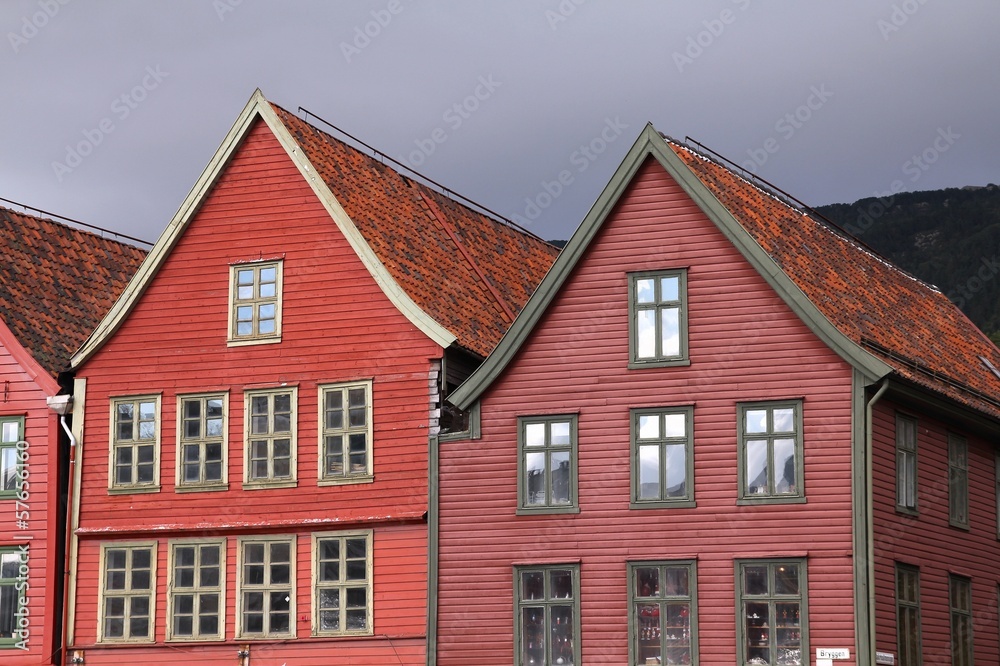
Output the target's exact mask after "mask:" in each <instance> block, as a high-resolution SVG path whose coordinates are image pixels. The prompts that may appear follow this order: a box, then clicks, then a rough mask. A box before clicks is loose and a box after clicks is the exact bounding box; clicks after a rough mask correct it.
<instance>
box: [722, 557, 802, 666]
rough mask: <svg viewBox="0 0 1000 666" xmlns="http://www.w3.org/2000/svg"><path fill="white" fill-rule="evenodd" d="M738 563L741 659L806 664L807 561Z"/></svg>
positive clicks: (742, 660)
mask: <svg viewBox="0 0 1000 666" xmlns="http://www.w3.org/2000/svg"><path fill="white" fill-rule="evenodd" d="M736 566H737V578H738V580H737V587H736V590H737V603H738V606H737V608H738V609H739V610H738V613H739V615H738V617H737V618H736V620H737V625H738V627H739V633H740V642H739V661H738V662H737V663H739V664H741V665H745V664H770V666H776V665H777V664H788V665H790V666H791V665H794V666H799V665H801V664H808V663H809V631H808V622H807V612H806V598H807V595H806V563H805V561H804V560H798V559H797V560H781V561H778V560H775V561H763V560H744V561H741V562H738V563H737V565H736Z"/></svg>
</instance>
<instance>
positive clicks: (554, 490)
mask: <svg viewBox="0 0 1000 666" xmlns="http://www.w3.org/2000/svg"><path fill="white" fill-rule="evenodd" d="M518 450H519V456H518V467H519V474H518V494H519V495H520V508H519V510H526V511H545V512H553V511H556V512H557V511H576V510H577V498H576V416H544V417H523V418H520V419H519V420H518Z"/></svg>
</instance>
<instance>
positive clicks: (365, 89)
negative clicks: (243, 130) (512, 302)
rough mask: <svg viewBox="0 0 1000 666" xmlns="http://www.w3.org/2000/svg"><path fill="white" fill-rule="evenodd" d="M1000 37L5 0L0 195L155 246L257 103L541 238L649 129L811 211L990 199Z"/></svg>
mask: <svg viewBox="0 0 1000 666" xmlns="http://www.w3.org/2000/svg"><path fill="white" fill-rule="evenodd" d="M998 29H1000V2H996V0H952V1H951V2H944V1H943V0H839V1H837V2H814V1H807V2H803V1H802V0H797V1H793V0H698V1H695V0H678V1H670V2H667V1H662V0H614V1H612V0H503V1H500V0H494V1H487V0H478V1H476V0H462V1H459V0H452V1H449V2H445V1H431V0H425V1H422V0H372V1H370V2H369V1H361V0H344V1H338V2H320V1H311V2H307V1H294V0H292V1H289V0H283V1H281V2H277V1H269V0H214V1H213V0H170V1H169V2H167V1H165V0H162V1H158V2H154V1H146V2H139V1H131V2H129V1H110V0H108V1H100V2H97V1H95V0H0V32H2V33H3V42H2V43H0V83H2V87H3V91H4V100H3V104H0V120H2V123H0V197H3V198H6V199H12V200H15V201H20V202H23V203H26V204H28V205H31V206H35V207H37V208H41V209H44V210H48V211H52V212H54V213H58V214H61V215H66V216H69V217H73V218H77V219H80V220H82V221H85V222H89V223H92V224H96V225H99V226H103V227H107V228H109V229H113V230H116V231H119V232H121V233H125V234H128V235H131V236H137V237H139V238H143V239H148V240H150V241H152V240H155V239H156V237H157V236H158V235H159V234H160V232H161V231H162V230H163V228H164V226H165V225H166V224H167V222H169V220H170V219H171V217H172V216H173V214H174V212H175V211H176V210H177V207H178V206H179V205H180V203H181V201H182V200H183V198H184V197H185V196H186V194H187V193H188V191H189V190H190V188H191V187H192V185H193V184H194V183H195V181H196V180H197V179H198V177H199V175H200V174H201V172H202V170H203V169H204V168H205V166H206V165H207V164H208V161H209V159H210V158H211V156H212V154H213V153H214V152H215V150H216V149H217V148H218V146H219V144H220V143H221V141H222V139H223V137H224V136H225V134H226V132H227V131H228V130H229V128H230V127H231V126H232V124H233V122H234V121H235V120H236V117H237V115H238V114H239V112H240V111H241V110H242V108H243V106H244V104H245V103H246V102H247V100H248V99H249V97H250V95H251V94H252V93H253V91H254V89H255V88H258V87H259V88H260V89H261V90H262V91H263V93H264V95H265V96H267V97H268V99H270V100H271V101H273V102H276V103H278V104H280V105H281V106H284V107H285V108H287V109H289V110H290V111H293V112H294V111H295V110H296V109H297V108H298V107H299V106H302V107H305V108H307V109H309V110H310V111H311V112H313V113H314V114H317V115H319V116H321V117H323V118H325V119H326V120H329V121H330V122H332V123H334V124H336V125H338V126H339V127H342V128H343V129H345V130H346V131H348V132H350V133H352V134H354V135H355V136H357V137H359V138H361V139H363V140H364V141H366V142H368V143H370V144H372V145H373V146H375V147H377V148H379V149H380V150H382V151H384V152H385V153H387V154H388V155H390V156H392V157H394V158H397V159H400V160H401V161H405V162H408V163H410V164H413V165H414V166H417V167H418V169H419V170H420V171H421V172H423V173H424V174H426V175H427V176H429V177H430V178H433V179H434V180H437V181H439V182H442V183H444V184H445V185H447V186H449V187H450V188H452V189H453V190H455V191H457V192H459V193H462V194H464V195H466V196H468V197H470V198H472V199H475V200H477V201H479V202H481V203H482V204H484V205H486V206H488V207H490V208H492V209H493V210H495V211H497V212H499V213H501V214H503V215H505V216H508V217H514V218H515V220H516V221H519V222H521V223H522V224H526V225H528V226H529V227H530V228H531V230H532V231H534V232H535V233H537V234H538V235H540V236H543V237H545V238H550V239H554V238H567V237H568V236H569V235H570V234H571V233H572V231H573V230H574V229H575V228H576V226H577V225H578V224H579V222H580V220H582V219H583V217H584V215H585V214H586V212H587V210H588V209H589V208H590V206H591V204H592V203H593V202H594V200H595V199H596V197H597V196H598V194H599V192H600V190H601V188H602V187H603V186H604V184H605V183H606V182H607V180H608V178H609V177H610V175H611V174H612V173H613V172H614V170H615V168H617V166H618V164H619V163H620V161H621V158H622V157H623V156H624V154H625V152H626V151H627V150H628V148H629V146H630V145H631V144H632V142H633V141H634V140H635V138H636V136H637V135H638V134H639V132H640V131H641V130H642V127H643V126H644V125H645V123H646V122H652V123H653V124H654V125H655V126H656V128H657V129H659V130H660V131H661V132H664V133H666V134H669V135H671V136H674V137H677V138H683V137H685V136H691V137H692V138H694V139H697V140H698V141H700V142H702V143H704V144H706V145H707V146H709V147H711V148H713V149H714V150H716V151H718V152H720V153H722V154H724V155H726V156H727V157H729V158H731V159H733V160H735V161H737V162H740V163H745V164H746V165H747V166H748V167H753V169H754V170H755V171H756V172H757V173H759V174H760V175H761V176H763V177H765V178H767V179H768V180H770V181H772V182H773V183H775V184H776V185H778V186H779V187H781V188H782V189H785V190H786V191H788V192H790V193H792V194H794V195H796V196H797V197H798V198H800V199H802V200H804V201H805V202H807V203H809V204H811V205H821V204H826V203H834V202H852V201H855V200H857V199H860V198H863V197H867V196H872V195H873V194H875V193H880V192H887V191H889V190H891V189H892V188H893V187H894V185H895V187H896V189H905V190H927V189H937V188H941V187H952V186H963V185H985V184H987V183H989V182H994V183H1000V132H998V130H997V122H998V119H1000V85H998V83H1000V39H997V38H996V33H997V31H998ZM314 122H315V121H314ZM84 153H86V154H84ZM560 174H562V175H563V182H562V183H559V182H558V181H559V177H560ZM553 183H555V184H553Z"/></svg>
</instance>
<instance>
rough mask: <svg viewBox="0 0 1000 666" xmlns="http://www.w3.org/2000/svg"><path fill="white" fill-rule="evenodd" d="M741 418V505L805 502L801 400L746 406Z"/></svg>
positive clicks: (742, 405)
mask: <svg viewBox="0 0 1000 666" xmlns="http://www.w3.org/2000/svg"><path fill="white" fill-rule="evenodd" d="M737 411H738V415H739V455H738V462H739V471H740V481H739V499H738V501H739V502H740V503H741V504H754V503H759V502H768V503H771V502H803V501H805V490H804V488H803V484H804V478H805V473H804V471H803V464H802V457H803V454H802V401H801V400H789V401H782V402H766V403H744V404H740V405H738V410H737Z"/></svg>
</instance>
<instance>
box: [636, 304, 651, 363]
mask: <svg viewBox="0 0 1000 666" xmlns="http://www.w3.org/2000/svg"><path fill="white" fill-rule="evenodd" d="M635 315H636V352H635V353H636V357H638V358H653V357H655V356H656V310H639V311H638V312H636V313H635Z"/></svg>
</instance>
